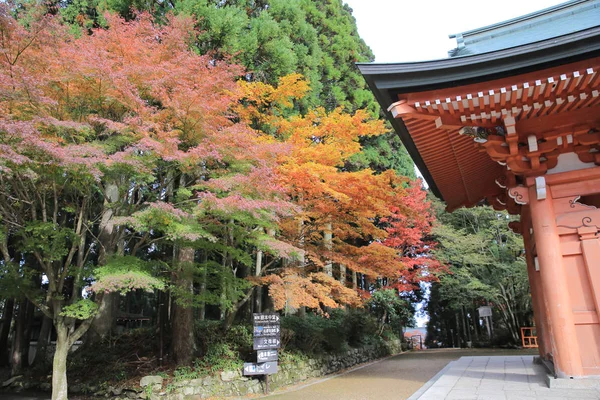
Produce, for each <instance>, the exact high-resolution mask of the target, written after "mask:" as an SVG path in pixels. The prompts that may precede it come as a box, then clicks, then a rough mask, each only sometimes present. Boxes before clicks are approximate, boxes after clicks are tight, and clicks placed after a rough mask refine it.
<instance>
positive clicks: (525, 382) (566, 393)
mask: <svg viewBox="0 0 600 400" xmlns="http://www.w3.org/2000/svg"><path fill="white" fill-rule="evenodd" d="M531 399H548V400H552V399H556V400H558V399H600V390H597V389H562V388H548V386H547V384H546V371H545V369H544V367H542V366H541V365H537V364H534V363H533V356H491V357H490V356H475V357H461V358H460V359H458V360H456V361H451V362H450V363H449V364H448V365H447V366H446V367H445V368H444V369H443V370H441V371H440V372H439V373H438V374H437V375H436V376H434V377H433V378H432V379H431V380H430V381H429V382H427V383H426V384H425V385H424V386H423V387H422V388H421V389H419V390H418V391H417V392H416V393H415V394H413V395H412V396H411V397H409V399H408V400H531Z"/></svg>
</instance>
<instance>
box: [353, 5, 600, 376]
mask: <svg viewBox="0 0 600 400" xmlns="http://www.w3.org/2000/svg"><path fill="white" fill-rule="evenodd" d="M451 38H455V39H456V41H457V46H456V48H455V49H454V50H451V51H450V52H449V54H450V56H451V57H449V58H447V59H442V60H435V61H424V62H412V63H398V64H359V65H358V66H359V68H360V70H361V72H362V74H363V75H364V77H365V79H366V80H367V82H368V84H369V86H370V88H371V90H372V91H373V93H374V94H375V96H376V98H377V100H378V101H379V103H380V104H381V106H382V108H383V109H385V110H387V111H386V113H387V117H388V119H389V120H390V122H391V123H392V125H393V127H394V129H395V130H396V132H397V133H398V135H399V136H400V137H401V139H402V141H403V142H404V144H405V146H406V148H407V150H408V151H409V153H410V155H411V156H412V158H413V160H414V162H415V164H416V165H417V166H418V168H419V170H420V171H421V173H422V174H423V176H424V178H425V179H426V181H427V183H428V184H429V187H430V189H431V190H432V191H433V193H434V194H435V195H436V196H438V197H440V198H441V199H442V200H444V201H445V202H446V204H447V207H448V209H449V210H453V209H456V208H458V207H463V206H466V207H471V206H475V205H478V204H483V203H487V204H490V205H492V206H493V207H494V208H496V209H498V210H500V209H506V210H508V212H510V213H511V214H515V215H520V222H519V223H511V228H512V229H513V230H515V231H516V232H519V233H521V234H522V235H523V239H524V242H525V250H526V256H527V265H528V274H529V281H530V285H531V294H532V301H533V307H534V313H535V321H536V328H537V333H538V343H539V352H540V357H541V358H542V359H543V360H544V361H545V363H546V365H547V366H549V368H550V369H552V370H553V372H554V374H555V376H556V377H559V378H581V377H591V376H595V377H597V378H600V238H599V236H598V232H599V231H600V95H599V91H600V78H599V76H600V72H599V69H600V0H573V1H569V2H567V3H563V4H560V5H557V6H554V7H550V8H547V9H544V10H541V11H538V12H535V13H532V14H528V15H525V16H522V17H519V18H515V19H512V20H509V21H504V22H501V23H498V24H494V25H490V26H486V27H483V28H480V29H475V30H471V31H467V32H462V33H458V34H455V35H452V36H451Z"/></svg>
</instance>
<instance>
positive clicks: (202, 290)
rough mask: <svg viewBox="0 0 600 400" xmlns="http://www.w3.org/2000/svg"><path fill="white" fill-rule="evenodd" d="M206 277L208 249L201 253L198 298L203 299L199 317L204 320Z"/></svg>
mask: <svg viewBox="0 0 600 400" xmlns="http://www.w3.org/2000/svg"><path fill="white" fill-rule="evenodd" d="M207 279H208V250H204V252H203V254H202V281H201V282H200V298H201V299H203V301H202V304H201V305H200V310H199V319H200V321H204V319H205V318H206V302H205V301H204V298H205V296H206V280H207Z"/></svg>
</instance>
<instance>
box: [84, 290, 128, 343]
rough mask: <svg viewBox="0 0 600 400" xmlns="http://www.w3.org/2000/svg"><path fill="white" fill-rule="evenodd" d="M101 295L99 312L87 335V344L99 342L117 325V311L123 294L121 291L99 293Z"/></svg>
mask: <svg viewBox="0 0 600 400" xmlns="http://www.w3.org/2000/svg"><path fill="white" fill-rule="evenodd" d="M98 296H101V299H100V307H99V308H98V313H97V314H96V316H95V317H94V321H93V322H92V327H91V328H90V330H89V332H88V335H87V338H88V340H87V345H91V344H95V343H99V342H101V341H103V340H104V339H106V338H107V337H108V336H110V334H111V333H112V332H113V331H114V329H115V327H116V325H117V318H116V315H117V312H118V310H119V302H120V301H121V297H120V296H121V294H120V293H119V292H110V293H99V294H98Z"/></svg>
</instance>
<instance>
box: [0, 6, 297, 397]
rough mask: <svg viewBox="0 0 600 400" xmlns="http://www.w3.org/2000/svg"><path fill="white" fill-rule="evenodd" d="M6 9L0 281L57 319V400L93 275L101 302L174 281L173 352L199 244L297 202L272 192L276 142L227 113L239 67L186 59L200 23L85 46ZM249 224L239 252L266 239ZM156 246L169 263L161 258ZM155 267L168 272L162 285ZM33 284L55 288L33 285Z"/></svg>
mask: <svg viewBox="0 0 600 400" xmlns="http://www.w3.org/2000/svg"><path fill="white" fill-rule="evenodd" d="M1 11H2V13H1V15H0V16H1V17H2V19H1V21H0V29H1V30H2V35H1V38H2V40H3V41H2V42H1V43H0V44H1V46H2V60H1V64H0V93H1V96H0V99H1V102H0V108H1V109H2V115H3V117H2V119H0V143H1V146H2V153H1V155H0V169H1V174H0V180H1V181H2V191H1V192H0V212H1V213H0V217H1V219H2V222H3V224H4V225H5V226H6V227H7V229H6V231H5V232H3V234H2V236H1V239H2V246H1V247H0V250H1V251H2V253H3V260H4V261H3V265H5V267H6V268H8V267H9V266H10V267H11V268H10V271H11V273H10V276H4V277H3V278H2V279H4V280H7V279H9V278H11V279H12V278H14V279H17V278H18V279H17V282H19V288H20V290H21V292H23V293H25V294H26V295H27V296H28V298H29V299H30V300H31V301H32V302H34V303H35V304H36V306H37V307H38V308H39V309H41V310H42V311H43V312H44V313H45V314H47V315H48V317H50V318H52V319H53V322H54V326H55V329H56V330H57V333H58V340H57V349H56V352H55V357H54V373H53V398H54V399H59V398H60V399H62V398H66V393H67V392H66V390H67V389H66V388H67V385H66V375H65V363H66V357H67V352H68V349H69V348H70V347H71V345H72V344H73V343H74V342H75V341H76V340H78V339H79V338H80V337H81V336H82V335H83V334H84V333H85V332H86V330H87V329H88V328H89V326H90V324H91V323H92V317H93V316H94V315H95V314H96V313H97V308H98V303H95V302H93V301H91V300H90V299H89V298H81V289H82V287H83V286H84V285H85V282H86V280H89V279H90V278H92V277H93V279H94V280H95V283H94V285H93V286H92V290H93V291H95V292H96V293H97V294H103V293H105V292H114V291H120V292H125V291H128V290H131V289H135V288H145V289H153V288H163V286H164V282H165V281H166V283H167V284H169V285H170V288H171V290H172V292H173V294H174V299H175V304H176V307H177V308H176V312H175V318H178V321H177V322H182V321H187V322H185V323H184V322H182V323H181V324H179V325H177V329H178V331H177V332H179V333H177V334H176V336H175V337H174V341H176V342H177V341H184V340H185V338H186V337H187V338H189V337H190V336H191V334H190V332H193V327H192V326H191V324H190V322H189V321H191V319H190V318H189V316H190V315H191V314H190V306H191V305H192V304H191V303H190V295H191V294H192V290H193V282H194V281H193V271H192V273H190V272H189V270H190V269H193V266H194V261H195V257H194V253H195V248H197V247H198V243H216V244H217V245H218V244H219V243H220V241H222V240H223V239H225V238H227V237H229V236H230V232H223V231H221V232H220V235H219V236H217V234H216V232H217V231H218V229H217V228H216V226H223V225H222V224H223V222H224V221H232V222H231V224H232V225H236V226H237V225H238V224H237V222H239V219H240V218H241V217H240V216H239V215H240V213H241V214H244V215H251V216H252V217H253V218H254V221H266V222H265V223H269V221H273V219H274V218H276V216H277V215H279V214H281V213H285V212H287V211H286V210H288V209H289V208H290V205H289V204H288V203H287V202H286V201H285V199H283V198H282V196H281V193H282V190H281V189H280V187H278V186H277V185H275V184H269V183H268V182H269V180H271V181H272V180H273V179H274V178H269V177H274V174H273V173H272V171H271V169H272V167H271V166H270V163H271V161H269V160H274V158H273V157H275V155H276V154H278V153H280V152H281V150H278V148H279V147H280V146H279V145H277V144H268V143H267V144H265V143H263V141H262V139H261V138H260V137H259V136H258V135H257V134H256V133H255V132H253V131H251V130H249V129H247V128H245V127H244V126H243V125H242V124H236V123H234V122H233V121H232V118H231V115H230V113H229V111H228V110H229V106H230V104H231V103H232V102H233V101H235V98H236V97H235V96H236V94H235V93H236V90H235V76H236V75H237V74H239V72H240V70H239V69H238V68H237V67H235V66H230V65H228V64H226V63H221V62H219V63H215V62H214V59H212V58H210V57H207V56H199V55H197V53H195V52H194V51H193V50H192V49H190V47H189V43H190V41H192V42H193V35H194V32H195V31H194V29H193V21H192V20H191V19H186V18H173V17H168V18H169V19H168V23H167V24H166V25H165V26H162V27H159V26H157V25H155V24H153V22H152V21H151V18H150V17H149V16H148V15H140V17H139V18H138V19H136V20H135V21H131V22H125V21H123V20H121V19H120V18H118V17H115V16H111V15H106V16H105V19H106V21H107V24H108V27H109V29H98V30H96V31H94V32H93V34H92V35H89V36H81V37H79V38H77V39H76V38H73V37H71V36H69V34H68V32H67V30H66V28H65V27H63V26H61V25H60V23H59V22H58V21H57V20H56V19H55V18H53V17H52V16H48V15H47V14H45V15H44V14H43V13H41V14H42V16H38V17H37V19H32V20H31V21H30V23H28V26H27V27H24V26H23V25H21V24H20V23H19V22H18V21H16V20H15V19H13V18H12V17H11V15H10V13H11V10H10V8H9V7H8V6H7V5H6V4H5V5H3V6H2V9H1ZM29 15H30V16H33V15H34V13H31V14H29ZM259 180H260V181H261V183H262V184H263V186H262V188H263V189H262V190H261V189H260V188H261V187H260V186H256V185H255V183H256V182H258V181H259ZM246 218H248V217H246ZM206 225H209V227H207V226H206ZM210 227H215V228H214V229H212V228H210ZM255 228H256V226H254V225H252V224H251V223H248V225H247V228H246V229H247V231H246V232H247V233H246V239H244V240H254V242H261V243H262V242H264V241H261V240H260V238H255V239H251V238H252V237H253V236H252V233H253V232H255V231H256V229H255ZM254 236H256V235H254ZM158 244H161V245H162V246H166V248H170V249H172V250H171V251H172V252H174V254H175V255H176V257H175V260H176V261H175V262H172V261H171V260H168V262H166V263H165V259H164V258H163V259H160V258H159V259H157V258H156V257H154V258H153V257H152V254H151V251H150V253H149V250H150V249H151V248H154V247H153V246H155V245H158ZM227 246H229V247H227ZM239 246H240V243H226V244H223V245H221V247H220V249H221V250H220V251H221V252H222V253H223V254H224V259H229V258H230V255H228V254H229V253H232V254H236V255H235V256H234V257H233V258H236V257H237V258H240V259H241V258H244V259H245V258H247V257H244V256H243V254H242V253H241V252H240V251H239V250H238V248H239ZM263 246H264V247H267V248H268V247H269V246H268V243H267V244H264V245H263ZM163 248H165V247H163ZM227 248H231V249H234V250H233V251H228V250H226V249H227ZM223 249H225V250H223ZM213 250H215V251H219V248H218V246H217V248H216V249H215V248H213ZM29 255H30V256H31V257H30V258H31V260H33V261H32V262H29V260H30V258H29ZM24 257H25V258H24ZM136 257H138V258H136ZM157 262H158V264H157ZM153 265H158V266H159V267H158V271H160V270H163V271H164V266H168V270H169V274H168V275H166V276H165V274H164V273H163V274H159V276H160V277H162V280H161V279H157V278H155V273H156V272H158V271H156V270H155V267H153ZM161 265H162V267H161ZM90 267H92V269H93V267H97V268H96V270H95V272H92V270H91V269H90ZM227 268H229V269H230V272H229V275H230V276H232V277H233V278H234V279H237V276H236V275H235V271H231V269H232V268H233V269H235V268H237V266H236V265H229V264H225V265H224V266H223V271H221V272H222V274H221V275H220V276H227V274H225V275H223V274H224V273H225V272H226V270H227ZM36 273H37V274H43V275H44V276H45V278H46V279H47V280H48V281H49V288H48V289H47V290H44V289H42V287H41V285H40V282H39V280H38V281H37V283H36V281H35V280H34V281H32V280H31V279H30V278H29V277H30V276H34V275H35V274H36ZM232 274H233V275H232ZM32 282H33V283H32ZM221 292H224V290H221ZM236 293H237V292H236ZM238 297H239V294H235V293H234V294H232V295H231V299H230V301H237V299H238ZM101 298H104V299H106V298H107V296H106V295H104V296H100V295H99V296H96V300H98V301H99V300H100V299H101ZM102 304H105V303H104V302H103V301H102V302H100V307H101V308H102ZM224 306H226V305H224ZM106 308H107V307H105V309H106ZM178 309H179V310H180V311H177V310H178ZM77 321H80V322H77ZM186 343H187V344H186V345H183V346H178V347H177V348H178V349H179V350H177V351H176V354H175V357H176V358H177V359H178V360H179V361H181V362H183V363H186V362H189V361H191V358H190V357H192V356H193V351H191V350H192V349H190V348H189V346H190V342H189V340H188V341H187V342H186Z"/></svg>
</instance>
